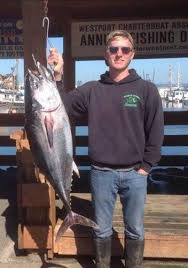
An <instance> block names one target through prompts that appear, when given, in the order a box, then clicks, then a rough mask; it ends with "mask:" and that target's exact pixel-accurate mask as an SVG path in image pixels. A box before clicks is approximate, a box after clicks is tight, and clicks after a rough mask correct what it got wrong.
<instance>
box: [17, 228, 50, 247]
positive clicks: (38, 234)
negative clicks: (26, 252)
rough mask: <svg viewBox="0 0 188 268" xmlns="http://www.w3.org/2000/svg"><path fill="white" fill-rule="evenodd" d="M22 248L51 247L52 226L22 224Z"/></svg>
mask: <svg viewBox="0 0 188 268" xmlns="http://www.w3.org/2000/svg"><path fill="white" fill-rule="evenodd" d="M22 235H23V244H22V249H24V248H25V249H51V248H52V239H53V238H52V227H51V226H42V225H38V226H23V234H22Z"/></svg>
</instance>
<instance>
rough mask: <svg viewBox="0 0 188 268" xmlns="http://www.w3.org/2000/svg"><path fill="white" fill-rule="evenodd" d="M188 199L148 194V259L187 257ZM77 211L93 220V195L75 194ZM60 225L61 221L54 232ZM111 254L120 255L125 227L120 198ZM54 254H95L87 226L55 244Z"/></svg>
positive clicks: (73, 205) (179, 196) (73, 202)
mask: <svg viewBox="0 0 188 268" xmlns="http://www.w3.org/2000/svg"><path fill="white" fill-rule="evenodd" d="M187 203H188V196H187V195H148V196H147V203H146V209H145V232H146V233H145V238H146V244H145V252H144V256H145V257H154V258H155V257H157V258H188V250H187V249H188V206H187ZM72 207H73V210H74V211H76V212H79V213H81V214H82V215H85V216H87V217H91V202H90V194H72ZM60 224H61V220H59V221H58V223H57V226H56V229H55V231H56V230H57V229H58V227H59V225H60ZM113 226H114V236H113V245H112V255H113V256H121V255H122V252H123V245H124V228H123V221H122V211H121V204H120V201H119V199H118V200H117V202H116V207H115V213H114V218H113ZM54 252H55V253H58V254H63V255H77V254H78V255H93V245H92V233H91V230H90V229H88V228H86V227H81V226H74V227H72V229H69V230H68V231H67V232H66V233H65V234H64V236H63V237H62V238H61V240H60V242H59V243H55V244H54Z"/></svg>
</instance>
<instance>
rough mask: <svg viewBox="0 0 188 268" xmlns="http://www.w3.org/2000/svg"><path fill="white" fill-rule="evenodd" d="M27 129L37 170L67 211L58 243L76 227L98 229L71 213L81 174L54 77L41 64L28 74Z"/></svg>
mask: <svg viewBox="0 0 188 268" xmlns="http://www.w3.org/2000/svg"><path fill="white" fill-rule="evenodd" d="M25 129H26V133H27V137H28V140H29V143H30V147H31V151H32V154H33V156H34V159H35V162H36V164H37V166H38V167H39V168H40V169H41V170H42V171H44V173H45V174H46V175H47V178H48V179H49V181H50V183H51V185H52V186H53V187H54V189H55V191H56V192H57V194H58V195H59V197H60V199H61V200H62V202H63V204H64V207H65V209H66V211H67V216H66V218H65V220H64V221H63V223H62V225H61V226H60V228H59V230H58V232H57V236H56V241H58V240H59V238H60V237H61V235H62V234H63V233H64V232H65V231H66V229H67V228H68V227H70V226H72V225H74V224H81V225H85V226H90V227H93V228H98V225H96V223H94V222H93V221H91V220H90V219H88V218H86V217H84V216H81V215H79V214H76V213H74V212H73V211H72V209H71V205H70V190H71V180H72V173H73V170H74V171H75V172H76V173H78V170H77V168H76V165H75V164H74V162H73V153H72V151H73V149H72V135H71V128H70V124H69V119H68V116H67V113H66V110H65V107H64V105H63V102H62V100H61V97H60V95H59V92H58V89H57V87H56V82H55V81H54V77H53V75H52V73H51V71H50V70H49V69H46V68H45V67H44V66H43V65H41V64H40V63H39V62H37V63H36V71H35V72H33V71H30V70H28V74H27V77H26V88H25Z"/></svg>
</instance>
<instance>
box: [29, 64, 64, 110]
mask: <svg viewBox="0 0 188 268" xmlns="http://www.w3.org/2000/svg"><path fill="white" fill-rule="evenodd" d="M36 67H37V70H36V71H31V70H29V69H28V74H27V76H26V90H25V99H26V100H25V106H26V107H25V111H26V112H27V110H28V109H29V110H32V111H39V110H40V111H44V112H51V111H54V110H56V109H57V108H58V107H59V105H60V104H61V98H60V95H59V92H58V89H57V87H56V82H55V80H54V77H53V74H52V73H51V71H50V70H49V69H47V68H45V67H44V66H43V65H42V64H40V63H39V62H37V63H36Z"/></svg>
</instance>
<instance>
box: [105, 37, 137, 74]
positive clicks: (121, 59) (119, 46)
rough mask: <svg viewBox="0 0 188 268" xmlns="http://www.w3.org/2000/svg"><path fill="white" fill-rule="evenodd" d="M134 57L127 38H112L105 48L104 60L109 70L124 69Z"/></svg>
mask: <svg viewBox="0 0 188 268" xmlns="http://www.w3.org/2000/svg"><path fill="white" fill-rule="evenodd" d="M133 57H134V49H133V46H132V44H131V42H130V41H129V40H128V39H127V38H123V37H122V38H118V40H112V41H111V42H110V43H109V44H108V47H107V49H106V53H105V60H106V61H107V63H108V66H109V68H110V70H111V71H113V70H114V71H124V70H126V69H127V67H128V65H129V63H130V62H131V60H132V59H133Z"/></svg>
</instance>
